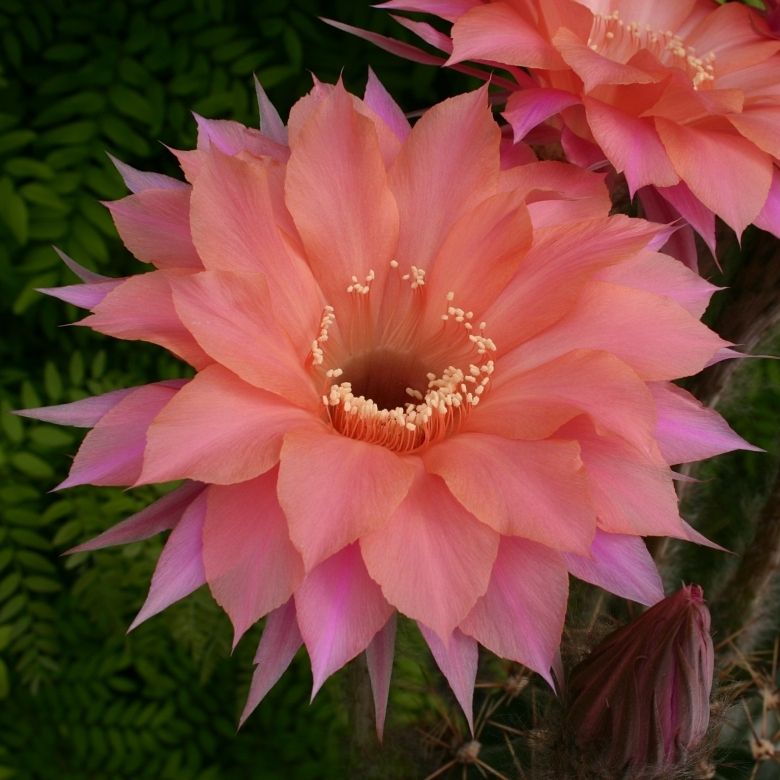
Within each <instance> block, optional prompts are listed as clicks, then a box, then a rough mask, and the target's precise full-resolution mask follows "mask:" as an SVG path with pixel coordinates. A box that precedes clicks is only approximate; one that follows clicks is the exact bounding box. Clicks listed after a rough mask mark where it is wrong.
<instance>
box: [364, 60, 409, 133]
mask: <svg viewBox="0 0 780 780" xmlns="http://www.w3.org/2000/svg"><path fill="white" fill-rule="evenodd" d="M363 100H364V102H365V104H366V105H367V106H368V107H369V108H370V109H371V110H372V111H373V112H374V113H375V114H377V116H379V117H381V118H382V119H383V120H384V122H385V124H386V125H387V126H388V127H389V128H390V129H391V130H392V131H393V132H394V133H395V134H396V136H397V137H398V139H399V140H400V141H405V140H406V138H407V136H408V135H409V133H410V132H411V129H412V128H411V125H410V124H409V120H408V119H407V118H406V116H405V115H404V112H403V111H402V110H401V107H400V106H399V105H398V103H396V102H395V100H393V98H392V96H391V95H390V93H389V92H388V91H387V90H386V89H385V87H384V84H382V82H381V81H380V80H379V78H378V77H377V75H376V73H374V71H373V70H372V69H371V68H370V67H369V69H368V82H367V83H366V93H365V96H364V98H363Z"/></svg>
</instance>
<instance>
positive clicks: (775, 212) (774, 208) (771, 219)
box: [754, 168, 780, 238]
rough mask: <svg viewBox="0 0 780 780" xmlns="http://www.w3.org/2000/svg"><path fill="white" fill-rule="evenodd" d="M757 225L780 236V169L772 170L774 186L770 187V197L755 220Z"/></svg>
mask: <svg viewBox="0 0 780 780" xmlns="http://www.w3.org/2000/svg"><path fill="white" fill-rule="evenodd" d="M754 222H755V224H756V226H757V227H760V228H761V230H766V231H767V232H769V233H771V234H772V235H773V236H777V237H778V238H780V169H778V168H774V170H773V171H772V186H771V187H770V189H769V197H767V199H766V203H764V207H763V208H762V209H761V213H760V214H759V215H758V216H757V217H756V218H755V220H754Z"/></svg>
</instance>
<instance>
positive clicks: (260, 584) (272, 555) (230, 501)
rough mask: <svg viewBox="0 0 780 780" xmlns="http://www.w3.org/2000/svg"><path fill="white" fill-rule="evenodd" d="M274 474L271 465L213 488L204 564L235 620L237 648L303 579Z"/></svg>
mask: <svg viewBox="0 0 780 780" xmlns="http://www.w3.org/2000/svg"><path fill="white" fill-rule="evenodd" d="M276 477H277V471H276V470H275V469H273V470H271V471H269V472H267V473H265V474H263V476H261V477H258V478H257V479H253V480H251V481H250V482H244V483H242V484H240V485H224V486H222V485H214V486H212V487H210V488H209V496H208V504H207V509H206V522H205V524H204V526H203V565H204V566H205V567H206V581H207V582H208V584H209V588H210V589H211V594H212V595H213V596H214V600H215V601H216V602H217V603H218V604H219V605H220V606H221V607H222V608H223V609H224V610H225V612H227V614H228V616H229V617H230V621H231V622H232V624H233V629H234V632H235V633H234V636H233V647H234V648H235V646H236V645H237V644H238V640H239V639H241V637H242V636H243V635H244V633H245V632H246V630H247V629H248V628H249V627H250V626H252V625H254V624H255V623H256V622H257V621H258V620H259V619H260V618H261V617H263V615H265V614H267V613H268V612H270V611H271V610H273V609H276V608H277V607H279V606H281V605H282V604H284V603H285V602H286V601H287V600H288V599H289V598H290V596H292V594H293V591H294V590H295V589H296V588H297V587H298V585H300V583H301V580H302V579H303V561H302V560H301V556H300V555H299V554H298V551H297V550H296V549H295V548H294V547H293V546H292V543H291V542H290V537H289V535H288V533H287V521H286V520H285V517H284V514H283V513H282V508H281V507H280V506H279V501H278V500H277V498H276Z"/></svg>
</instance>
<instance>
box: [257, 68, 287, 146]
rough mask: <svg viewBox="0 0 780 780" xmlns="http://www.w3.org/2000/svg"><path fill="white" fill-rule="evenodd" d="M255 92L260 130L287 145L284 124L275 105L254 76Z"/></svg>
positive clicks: (279, 142)
mask: <svg viewBox="0 0 780 780" xmlns="http://www.w3.org/2000/svg"><path fill="white" fill-rule="evenodd" d="M255 93H256V94H257V107H258V109H259V112H260V132H261V133H262V134H263V135H264V136H266V137H267V138H270V139H271V140H272V141H275V142H276V143H278V144H281V145H282V146H287V128H286V127H285V126H284V122H283V121H282V118H281V117H280V116H279V112H278V111H277V110H276V106H274V104H273V103H272V102H271V101H270V100H269V99H268V95H266V93H265V90H264V89H263V85H262V84H261V83H260V81H259V80H258V78H257V76H255Z"/></svg>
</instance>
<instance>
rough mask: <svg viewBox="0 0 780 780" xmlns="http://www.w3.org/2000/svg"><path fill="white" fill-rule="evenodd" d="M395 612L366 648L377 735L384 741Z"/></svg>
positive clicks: (393, 648)
mask: <svg viewBox="0 0 780 780" xmlns="http://www.w3.org/2000/svg"><path fill="white" fill-rule="evenodd" d="M395 628H396V618H395V613H393V614H392V615H391V616H390V620H388V621H387V623H385V627H384V628H383V629H381V630H380V631H379V632H378V633H377V635H376V636H375V637H374V638H373V639H372V640H371V644H369V646H368V647H367V648H366V664H367V665H368V675H369V678H370V680H371V692H372V694H373V697H374V713H375V715H376V735H377V738H378V739H379V741H380V742H381V741H382V734H383V732H384V728H385V715H386V714H387V697H388V695H389V693H390V677H391V675H392V673H393V655H394V653H395Z"/></svg>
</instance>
